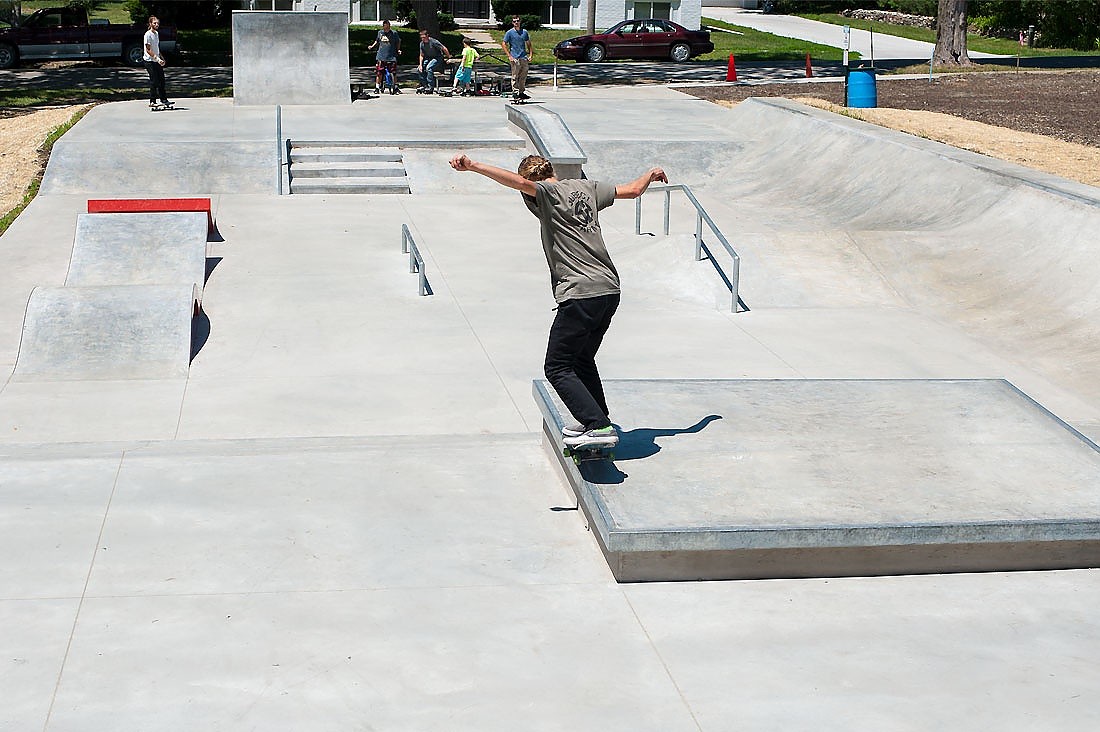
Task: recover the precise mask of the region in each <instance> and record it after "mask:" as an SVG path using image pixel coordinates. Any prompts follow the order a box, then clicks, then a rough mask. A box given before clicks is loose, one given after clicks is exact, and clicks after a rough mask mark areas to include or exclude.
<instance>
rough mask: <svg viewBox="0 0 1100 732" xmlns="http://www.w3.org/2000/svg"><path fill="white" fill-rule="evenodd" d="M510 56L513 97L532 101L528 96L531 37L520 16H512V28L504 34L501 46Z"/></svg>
mask: <svg viewBox="0 0 1100 732" xmlns="http://www.w3.org/2000/svg"><path fill="white" fill-rule="evenodd" d="M500 45H501V48H503V49H504V51H505V53H507V54H508V63H509V65H511V67H512V95H513V96H514V97H515V98H516V99H530V98H531V97H530V96H528V95H527V65H528V64H529V63H530V62H531V54H532V53H533V49H532V48H531V36H530V35H529V34H528V33H527V31H525V30H524V29H523V28H522V27H521V24H520V20H519V17H518V16H515V15H513V16H512V28H511V30H509V31H508V32H507V33H505V34H504V41H503V42H502V43H501V44H500Z"/></svg>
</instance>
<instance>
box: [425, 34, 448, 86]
mask: <svg viewBox="0 0 1100 732" xmlns="http://www.w3.org/2000/svg"><path fill="white" fill-rule="evenodd" d="M450 57H451V52H450V51H448V50H447V47H446V46H444V45H443V44H442V43H440V42H439V41H438V40H436V39H435V38H429V37H428V31H423V30H422V31H420V88H419V89H417V91H423V92H428V93H432V92H434V91H435V71H436V69H438V68H440V67H442V66H443V59H444V58H450Z"/></svg>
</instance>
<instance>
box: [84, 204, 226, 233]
mask: <svg viewBox="0 0 1100 732" xmlns="http://www.w3.org/2000/svg"><path fill="white" fill-rule="evenodd" d="M190 211H197V212H199V213H204V214H206V226H207V233H211V232H213V231H214V214H213V211H212V210H211V207H210V199H209V198H112V199H100V198H89V199H88V213H90V214H92V213H179V212H190Z"/></svg>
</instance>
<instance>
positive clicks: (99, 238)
mask: <svg viewBox="0 0 1100 732" xmlns="http://www.w3.org/2000/svg"><path fill="white" fill-rule="evenodd" d="M206 231H207V215H206V214H204V213H96V214H80V215H79V216H78V217H77V221H76V240H75V242H74V244H73V257H72V260H71V261H70V262H69V274H68V276H67V277H66V278H65V285H66V286H67V287H94V286H97V285H174V284H182V285H189V286H191V287H194V288H197V289H198V291H199V292H200V293H201V291H202V287H203V282H204V280H205V279H206Z"/></svg>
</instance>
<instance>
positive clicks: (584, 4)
mask: <svg viewBox="0 0 1100 732" xmlns="http://www.w3.org/2000/svg"><path fill="white" fill-rule="evenodd" d="M589 2H594V0H544V2H543V9H542V22H543V24H544V25H551V26H558V27H564V28H584V27H585V25H586V24H587V23H588V3H589ZM250 7H251V9H253V10H306V11H313V10H325V11H330V12H331V11H344V12H347V14H348V18H349V20H350V21H351V22H353V23H355V22H361V21H379V20H386V19H392V18H394V17H395V16H394V12H393V0H251V3H250ZM443 7H444V12H448V13H450V14H451V15H453V16H454V17H455V18H456V19H458V20H459V22H462V21H463V20H472V21H478V20H479V21H485V22H496V16H494V15H493V8H492V5H491V4H490V3H489V0H445V1H444V4H443ZM701 10H702V0H599V2H598V3H596V28H597V29H600V30H602V29H605V28H609V27H611V26H613V25H615V24H616V23H618V22H619V21H620V20H626V19H628V18H664V19H666V20H671V21H672V22H674V23H679V24H680V25H682V26H684V27H685V28H691V29H695V28H698V27H699V24H700V21H701V17H702V13H701Z"/></svg>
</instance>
